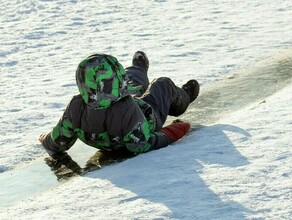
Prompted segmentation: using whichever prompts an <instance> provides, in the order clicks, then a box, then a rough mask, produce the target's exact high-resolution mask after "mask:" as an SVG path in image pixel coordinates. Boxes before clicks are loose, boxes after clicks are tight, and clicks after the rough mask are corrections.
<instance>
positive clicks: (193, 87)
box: [182, 79, 200, 102]
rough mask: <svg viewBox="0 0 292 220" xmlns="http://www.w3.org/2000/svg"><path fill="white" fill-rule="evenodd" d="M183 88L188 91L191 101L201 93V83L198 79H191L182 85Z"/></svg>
mask: <svg viewBox="0 0 292 220" xmlns="http://www.w3.org/2000/svg"><path fill="white" fill-rule="evenodd" d="M182 89H183V90H184V91H186V93H187V94H188V95H189V97H190V102H193V101H194V100H195V99H196V98H197V97H198V95H199V92H200V85H199V83H198V82H197V80H195V79H192V80H189V81H188V82H187V83H186V84H184V85H183V86H182Z"/></svg>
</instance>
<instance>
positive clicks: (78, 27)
mask: <svg viewBox="0 0 292 220" xmlns="http://www.w3.org/2000/svg"><path fill="white" fill-rule="evenodd" d="M0 11H1V15H0V21H1V26H0V31H1V35H0V45H1V50H0V58H1V59H0V66H1V68H0V74H1V77H0V85H1V90H0V97H1V99H0V105H1V109H0V120H1V124H0V173H6V172H13V170H14V169H19V168H21V167H22V166H24V165H25V164H28V163H34V161H35V160H36V159H38V158H40V157H42V156H44V155H45V151H44V150H43V149H42V147H41V145H40V144H39V143H38V141H37V138H38V136H39V134H40V133H42V132H48V131H50V129H51V128H52V127H53V126H54V125H55V124H56V122H57V121H58V120H59V118H60V116H61V115H62V112H63V110H64V108H65V107H66V105H67V103H68V101H69V100H70V98H71V97H72V96H73V95H74V94H76V93H77V92H78V91H77V87H76V84H75V75H74V74H75V69H76V67H77V64H78V63H79V61H80V60H81V59H83V58H84V57H85V56H87V55H89V54H91V53H93V52H105V53H110V54H113V55H115V56H116V57H117V58H118V59H119V60H120V61H121V63H123V64H124V66H127V65H130V62H131V58H132V55H133V54H134V52H135V51H136V50H144V51H145V52H146V53H147V55H148V57H149V58H150V69H149V78H150V79H153V78H156V77H159V76H168V77H171V78H172V79H174V81H175V82H176V83H177V85H182V84H183V83H184V82H186V81H187V80H188V79H190V78H196V79H197V80H198V81H199V82H200V84H201V85H202V88H204V86H205V85H208V84H209V83H210V82H212V81H216V80H218V79H219V78H221V77H223V76H225V75H227V74H229V73H232V72H233V71H235V70H237V69H244V68H246V67H251V66H253V65H254V64H255V63H256V62H257V61H260V60H263V59H265V58H267V57H271V56H274V55H277V54H279V53H283V51H286V50H291V46H292V37H291V36H292V25H291V20H292V2H291V1H290V0H287V1H285V0H282V1H274V2H272V1H264V0H257V1H252V0H248V1H211V0H207V1H206V0H204V1H190V0H189V1H188V0H185V1H183V0H181V1H178V0H177V1H167V0H156V1H154V0H153V1H150V0H142V1H122V2H120V1H117V0H112V1H89V0H88V1H77V0H67V1H66V0H56V1H50V0H39V1H36V0H26V1H21V0H11V1H9V2H6V1H1V2H0ZM178 74H179V75H178ZM251 92H252V88H251ZM291 93H292V84H289V85H288V86H287V87H285V88H283V89H282V90H281V91H279V92H277V93H276V94H274V95H272V96H270V97H267V98H266V99H265V102H263V103H261V104H260V103H258V102H255V103H251V104H249V105H248V106H246V107H245V108H243V109H240V110H238V111H236V112H234V113H232V114H230V115H228V116H225V117H224V118H221V119H220V120H219V121H217V122H216V123H214V124H212V125H208V126H205V127H203V128H201V129H199V130H197V131H196V132H193V133H190V134H189V135H188V136H187V137H186V138H184V139H183V140H181V141H180V142H178V143H176V144H174V145H172V146H170V147H167V148H164V149H161V150H159V151H153V152H149V153H147V154H143V155H139V156H137V157H135V158H133V159H130V160H127V161H125V162H123V163H120V164H116V165H112V166H109V167H105V168H104V169H102V170H99V171H96V172H92V173H90V174H88V175H87V176H86V177H76V178H74V179H72V180H70V181H68V182H65V183H62V184H59V185H58V186H56V187H53V188H51V189H48V190H46V191H44V192H42V193H40V194H37V195H33V196H31V197H29V198H27V199H24V200H23V201H19V202H16V203H15V204H12V205H11V206H10V207H5V208H0V218H1V219H41V218H43V219H292V208H291V207H292V178H291V177H292V165H291V164H292V157H291V156H292V150H291V141H292V138H291V137H292V135H291V134H292V132H291V129H292V128H291V125H292V117H291V103H292V100H291V99H292V97H291ZM0 175H1V174H0ZM23 181H26V182H29V177H28V178H27V179H24V180H23ZM0 184H1V183H0Z"/></svg>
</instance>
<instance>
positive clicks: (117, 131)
mask: <svg viewBox="0 0 292 220" xmlns="http://www.w3.org/2000/svg"><path fill="white" fill-rule="evenodd" d="M148 68H149V60H148V58H147V56H146V54H145V53H144V52H142V51H137V52H136V53H135V54H134V56H133V60H132V66H130V67H128V68H126V69H125V70H124V68H123V66H122V65H121V64H120V63H119V62H118V60H117V59H116V58H115V57H113V56H110V55H106V54H93V55H91V56H89V57H87V58H86V59H84V60H83V61H81V62H80V64H79V65H78V67H77V70H76V81H77V86H78V89H79V91H80V94H79V95H77V96H74V97H73V98H72V100H71V101H70V103H69V104H68V106H67V108H66V110H65V112H64V114H63V116H62V118H61V119H60V121H59V123H58V124H57V125H56V126H55V127H54V128H53V130H52V131H51V132H50V133H48V134H42V135H41V136H40V138H39V140H40V142H41V143H42V145H43V146H44V147H45V149H46V150H47V152H48V153H49V154H50V155H51V156H52V155H54V154H57V153H58V152H60V153H61V152H64V151H66V150H68V149H69V148H70V147H72V146H73V145H74V143H75V142H76V140H77V138H78V139H80V140H81V141H83V142H84V143H86V144H87V145H90V146H92V147H95V148H98V149H102V150H109V151H110V150H115V149H122V148H124V149H127V150H128V151H130V152H133V153H134V154H139V153H144V152H147V151H150V150H156V149H159V148H162V147H166V146H167V145H169V144H171V143H173V142H175V141H177V140H178V139H180V138H182V137H183V136H184V135H185V134H186V133H187V132H188V130H189V128H190V124H189V123H184V122H178V123H173V124H170V125H168V126H166V127H163V124H164V123H165V121H166V118H167V116H168V115H172V116H179V115H181V114H182V113H184V112H185V111H186V109H187V107H188V106H189V104H190V103H191V102H193V101H194V100H195V99H196V98H197V96H198V94H199V84H198V82H197V81H196V80H190V81H188V82H187V83H186V84H184V85H183V86H182V88H179V87H177V86H176V85H175V84H174V83H173V81H172V80H171V79H169V78H167V77H160V78H158V79H156V80H154V81H153V82H152V83H151V85H150V86H149V80H148V77H147V71H148Z"/></svg>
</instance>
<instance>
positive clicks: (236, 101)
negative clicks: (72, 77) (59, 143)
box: [0, 50, 292, 209]
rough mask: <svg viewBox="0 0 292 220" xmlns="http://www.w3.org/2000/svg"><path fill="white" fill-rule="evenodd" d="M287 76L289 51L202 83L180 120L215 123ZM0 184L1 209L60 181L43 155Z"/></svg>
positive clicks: (80, 158)
mask: <svg viewBox="0 0 292 220" xmlns="http://www.w3.org/2000/svg"><path fill="white" fill-rule="evenodd" d="M291 79H292V50H290V51H287V52H286V53H283V54H281V55H278V56H276V57H272V58H270V59H267V60H264V61H261V62H259V63H257V64H256V65H254V66H252V67H249V68H247V69H243V70H239V71H236V72H235V73H233V74H232V75H228V76H225V77H224V78H223V79H220V80H218V81H215V82H212V83H210V84H209V85H206V86H203V88H202V89H201V93H200V96H199V98H198V99H197V100H196V101H195V102H194V103H193V104H192V105H191V106H190V107H189V110H188V111H187V112H186V113H185V114H184V116H183V117H182V119H184V120H186V121H189V122H190V123H192V126H193V128H198V127H200V126H201V125H208V124H211V123H215V122H216V121H217V120H218V119H219V118H220V117H222V116H224V115H227V114H228V113H230V112H232V111H235V110H238V109H241V108H243V107H245V106H247V105H248V104H251V103H254V102H258V103H261V102H263V101H264V99H265V98H266V97H268V96H270V95H272V94H273V93H275V92H277V91H278V90H280V89H281V88H284V87H285V86H286V85H288V84H289V83H291V82H292V80H291ZM85 148H86V149H85ZM95 152H96V149H94V148H90V147H87V146H84V144H82V143H81V142H77V144H76V146H74V147H73V148H72V149H70V151H69V154H70V155H71V156H72V158H73V159H74V160H75V161H76V162H77V163H78V164H79V165H80V166H81V167H83V166H84V164H85V163H86V161H87V160H88V159H89V158H90V157H91V156H92V155H93V154H94V153H95ZM0 184H1V188H2V189H1V191H0V198H1V200H0V209H1V208H4V207H8V206H10V205H12V204H13V203H15V202H17V201H20V200H22V199H25V198H27V197H29V196H32V195H34V194H36V193H39V192H42V191H44V190H47V189H49V188H52V187H54V186H56V185H58V184H60V183H59V181H58V180H57V177H56V176H55V175H54V174H53V172H52V171H51V169H50V168H49V167H48V166H47V165H46V163H45V162H44V158H38V159H36V160H35V161H34V162H32V163H30V164H27V165H25V166H23V167H19V168H16V169H14V170H11V171H7V172H3V173H1V174H0Z"/></svg>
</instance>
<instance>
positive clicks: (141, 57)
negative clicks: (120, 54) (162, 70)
mask: <svg viewBox="0 0 292 220" xmlns="http://www.w3.org/2000/svg"><path fill="white" fill-rule="evenodd" d="M132 64H133V66H137V67H140V68H141V69H143V70H145V71H146V72H147V71H148V68H149V60H148V57H147V55H146V54H145V53H144V52H143V51H137V52H136V53H135V54H134V56H133V60H132Z"/></svg>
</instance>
